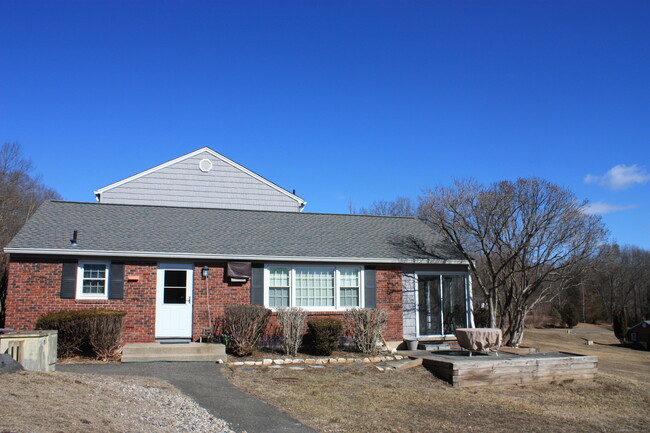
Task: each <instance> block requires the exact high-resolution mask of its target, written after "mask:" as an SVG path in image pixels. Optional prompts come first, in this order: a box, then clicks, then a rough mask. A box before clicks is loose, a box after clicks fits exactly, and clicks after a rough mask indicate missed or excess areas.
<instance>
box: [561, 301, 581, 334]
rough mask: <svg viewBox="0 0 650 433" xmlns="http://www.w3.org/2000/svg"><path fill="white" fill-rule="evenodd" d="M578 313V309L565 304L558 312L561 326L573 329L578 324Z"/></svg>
mask: <svg viewBox="0 0 650 433" xmlns="http://www.w3.org/2000/svg"><path fill="white" fill-rule="evenodd" d="M579 316H580V313H579V312H578V308H577V307H576V306H575V305H573V304H571V303H566V304H564V306H563V307H562V309H561V310H560V317H561V318H562V324H563V325H564V326H566V327H568V328H573V327H574V326H576V325H577V324H578V322H579V321H580V320H579Z"/></svg>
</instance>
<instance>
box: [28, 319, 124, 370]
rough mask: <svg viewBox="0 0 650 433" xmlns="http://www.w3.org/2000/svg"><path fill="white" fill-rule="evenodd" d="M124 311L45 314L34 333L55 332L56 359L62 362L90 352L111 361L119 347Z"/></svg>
mask: <svg viewBox="0 0 650 433" xmlns="http://www.w3.org/2000/svg"><path fill="white" fill-rule="evenodd" d="M125 315H126V311H116V310H104V309H92V310H64V311H55V312H52V313H47V314H45V315H43V316H41V317H40V318H39V319H38V320H37V321H36V329H56V330H57V331H58V337H57V355H58V357H59V358H65V357H69V356H73V355H77V354H82V353H87V352H90V353H92V354H93V355H95V356H97V357H98V358H100V359H111V358H114V357H115V356H116V354H117V351H118V349H119V347H120V344H121V337H122V328H123V326H124V316H125Z"/></svg>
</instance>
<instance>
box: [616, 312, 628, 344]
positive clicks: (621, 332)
mask: <svg viewBox="0 0 650 433" xmlns="http://www.w3.org/2000/svg"><path fill="white" fill-rule="evenodd" d="M613 319H614V320H613V322H614V323H613V325H614V335H616V338H618V340H619V341H620V342H621V344H623V343H625V336H626V335H627V331H628V330H629V328H630V321H629V319H628V317H627V311H625V310H620V311H617V312H616V313H614V318H613Z"/></svg>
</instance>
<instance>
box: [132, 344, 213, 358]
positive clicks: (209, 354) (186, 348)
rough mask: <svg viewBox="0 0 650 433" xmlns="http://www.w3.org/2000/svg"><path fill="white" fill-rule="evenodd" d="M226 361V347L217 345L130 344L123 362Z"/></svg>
mask: <svg viewBox="0 0 650 433" xmlns="http://www.w3.org/2000/svg"><path fill="white" fill-rule="evenodd" d="M218 360H222V361H224V362H225V361H226V346H224V345H223V344H217V343H184V344H161V343H130V344H127V345H125V346H124V349H123V351H122V362H153V361H210V362H216V361H218Z"/></svg>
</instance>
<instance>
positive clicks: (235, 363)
mask: <svg viewBox="0 0 650 433" xmlns="http://www.w3.org/2000/svg"><path fill="white" fill-rule="evenodd" d="M405 358H408V357H405V356H402V355H391V356H373V357H367V358H278V359H270V358H267V359H263V360H262V361H230V362H225V363H224V362H223V361H222V362H218V363H219V364H222V363H224V364H226V365H229V366H234V367H239V366H244V365H246V366H263V365H287V364H307V365H323V364H370V363H377V362H386V361H399V360H400V359H405Z"/></svg>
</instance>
